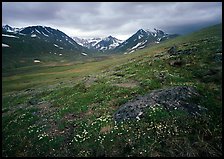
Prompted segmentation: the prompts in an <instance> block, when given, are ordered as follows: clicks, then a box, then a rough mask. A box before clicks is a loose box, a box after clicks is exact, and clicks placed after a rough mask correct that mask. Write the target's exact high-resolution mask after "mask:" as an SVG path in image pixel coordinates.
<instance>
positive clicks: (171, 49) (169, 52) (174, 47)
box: [167, 46, 177, 55]
mask: <svg viewBox="0 0 224 159" xmlns="http://www.w3.org/2000/svg"><path fill="white" fill-rule="evenodd" d="M167 53H168V54H170V55H176V53H177V48H176V46H172V47H171V48H170V49H169V50H168V51H167Z"/></svg>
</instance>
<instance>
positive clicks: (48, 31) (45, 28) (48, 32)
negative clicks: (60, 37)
mask: <svg viewBox="0 0 224 159" xmlns="http://www.w3.org/2000/svg"><path fill="white" fill-rule="evenodd" d="M44 29H45V30H46V31H47V32H48V33H50V34H52V33H51V32H49V31H48V30H47V28H44Z"/></svg>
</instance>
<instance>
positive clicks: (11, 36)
mask: <svg viewBox="0 0 224 159" xmlns="http://www.w3.org/2000/svg"><path fill="white" fill-rule="evenodd" d="M2 36H5V37H9V38H19V37H18V36H14V35H7V34H2Z"/></svg>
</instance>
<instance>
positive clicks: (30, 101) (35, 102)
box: [28, 98, 38, 105]
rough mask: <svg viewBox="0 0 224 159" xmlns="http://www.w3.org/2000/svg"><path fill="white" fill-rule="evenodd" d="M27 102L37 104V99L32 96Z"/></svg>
mask: <svg viewBox="0 0 224 159" xmlns="http://www.w3.org/2000/svg"><path fill="white" fill-rule="evenodd" d="M28 103H29V104H31V105H36V104H38V100H37V99H36V98H32V99H30V100H29V101H28Z"/></svg>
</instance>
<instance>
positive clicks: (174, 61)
mask: <svg viewBox="0 0 224 159" xmlns="http://www.w3.org/2000/svg"><path fill="white" fill-rule="evenodd" d="M169 64H170V65H171V66H182V65H183V61H182V60H181V59H177V60H172V61H170V62H169Z"/></svg>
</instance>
